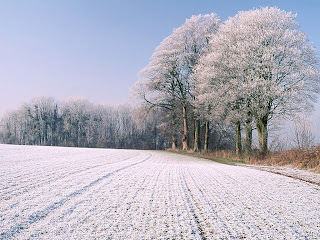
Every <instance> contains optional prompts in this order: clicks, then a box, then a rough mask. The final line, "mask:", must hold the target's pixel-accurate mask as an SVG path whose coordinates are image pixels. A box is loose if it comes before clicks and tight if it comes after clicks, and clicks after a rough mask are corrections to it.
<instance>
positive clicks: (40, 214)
mask: <svg viewBox="0 0 320 240" xmlns="http://www.w3.org/2000/svg"><path fill="white" fill-rule="evenodd" d="M150 157H151V154H149V156H148V157H147V158H146V159H144V160H142V161H139V162H136V163H132V164H130V165H128V166H125V167H122V168H119V169H117V170H114V171H113V172H110V173H108V174H106V175H104V176H102V177H100V178H98V179H96V180H95V181H93V182H91V183H90V184H88V185H86V186H84V187H82V188H81V189H79V190H77V191H74V192H73V193H71V194H69V195H67V196H66V197H65V198H63V199H61V200H60V201H58V202H55V203H53V204H51V205H50V206H48V207H46V208H45V209H44V210H39V211H36V212H35V213H33V214H31V215H30V216H29V217H28V220H26V221H24V222H21V223H19V224H16V225H15V226H12V227H11V228H10V229H9V231H5V232H2V233H1V234H0V237H1V238H0V239H11V238H13V237H14V236H15V235H16V234H19V233H20V232H21V231H23V230H24V229H27V228H28V227H29V226H30V225H32V224H34V223H36V222H38V221H40V220H42V219H44V218H46V217H47V216H48V215H49V214H50V213H51V212H53V211H54V210H56V209H58V208H60V207H61V206H63V205H64V204H65V203H66V202H67V201H69V200H70V199H72V198H74V197H76V196H78V195H81V194H82V193H84V192H85V191H87V190H88V189H90V188H91V187H93V186H94V185H96V184H98V183H100V182H101V181H103V180H105V179H106V178H108V177H110V176H112V175H113V174H115V173H118V172H120V171H123V170H125V169H127V168H130V167H133V166H135V165H138V164H141V163H143V162H146V161H147V160H148V159H149V158H150Z"/></svg>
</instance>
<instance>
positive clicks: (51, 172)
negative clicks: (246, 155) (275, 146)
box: [0, 145, 320, 239]
mask: <svg viewBox="0 0 320 240" xmlns="http://www.w3.org/2000/svg"><path fill="white" fill-rule="evenodd" d="M245 238H247V239H320V186H318V185H315V184H311V183H307V182H303V181H299V180H296V179H293V178H289V177H285V176H281V175H278V174H273V173H269V172H265V171H259V170H257V169H251V168H247V167H239V166H230V165H223V164H219V163H215V162H212V161H209V160H202V159H199V158H193V157H189V156H183V155H177V154H173V153H167V152H156V151H133V150H105V149H79V148H78V149H76V148H57V147H31V146H9V145H0V239H245Z"/></svg>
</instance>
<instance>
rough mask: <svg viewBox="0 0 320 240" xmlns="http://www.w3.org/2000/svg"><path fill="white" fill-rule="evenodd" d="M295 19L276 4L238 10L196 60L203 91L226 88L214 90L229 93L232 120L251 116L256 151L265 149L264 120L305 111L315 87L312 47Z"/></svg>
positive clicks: (266, 138)
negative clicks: (257, 141)
mask: <svg viewBox="0 0 320 240" xmlns="http://www.w3.org/2000/svg"><path fill="white" fill-rule="evenodd" d="M295 18H296V15H295V14H292V13H291V12H285V11H282V10H280V9H278V8H276V7H271V8H269V7H265V8H261V9H254V10H250V11H245V12H239V13H238V14H237V15H236V16H235V17H233V18H230V19H228V20H227V21H226V22H225V24H224V25H223V26H222V27H221V28H220V30H219V33H217V34H216V37H215V38H214V39H213V40H212V42H211V43H210V50H209V54H208V55H207V56H205V57H204V58H203V59H202V60H201V61H202V64H201V68H199V78H200V79H202V80H204V81H205V82H206V85H207V86H208V92H210V91H212V90H213V89H214V87H212V86H215V87H217V85H219V84H222V86H229V87H222V86H220V87H217V88H218V89H220V88H225V89H229V90H228V91H229V94H227V95H229V96H232V95H234V98H233V99H234V100H235V101H227V102H228V103H229V104H230V103H231V105H229V106H228V107H229V109H228V110H232V111H231V112H233V114H234V118H235V119H239V120H241V119H242V123H243V124H245V123H246V121H248V124H250V121H251V119H252V118H254V120H255V124H256V127H257V131H258V136H259V146H260V150H261V152H266V151H267V149H268V141H267V140H268V129H267V127H268V123H269V121H270V119H271V118H273V117H274V116H277V115H286V116H288V115H289V114H294V113H296V112H300V111H304V110H307V109H310V107H311V106H312V104H311V102H312V100H315V98H316V93H317V92H318V91H319V72H318V68H317V63H318V59H317V58H316V55H315V49H314V48H313V46H312V44H311V43H310V41H309V40H308V38H307V36H306V35H305V34H304V33H303V32H301V31H299V30H298V24H297V22H296V21H295ZM200 71H203V73H200ZM227 99H228V98H227ZM216 100H217V99H216ZM310 100H311V101H310ZM234 110H236V111H234ZM232 118H233V117H232ZM250 125H251V124H250Z"/></svg>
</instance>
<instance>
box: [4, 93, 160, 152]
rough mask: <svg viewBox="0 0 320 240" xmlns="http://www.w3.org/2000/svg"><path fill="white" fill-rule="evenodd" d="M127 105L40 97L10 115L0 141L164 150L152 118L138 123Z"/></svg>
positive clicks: (5, 118) (5, 122)
mask: <svg viewBox="0 0 320 240" xmlns="http://www.w3.org/2000/svg"><path fill="white" fill-rule="evenodd" d="M135 115H136V114H135V113H134V109H133V108H132V107H130V106H128V105H123V106H117V107H108V106H103V105H94V104H92V103H90V102H89V101H87V100H84V99H71V100H68V101H64V102H58V101H56V100H55V99H54V98H51V97H39V98H35V99H33V100H31V101H30V102H29V103H25V104H24V105H22V106H21V107H20V108H19V109H18V110H15V111H11V112H8V113H7V114H6V115H5V116H4V117H3V118H2V119H1V124H0V141H1V142H2V143H8V144H26V145H48V146H74V147H105V148H139V149H163V148H165V144H166V143H165V140H164V139H163V138H161V136H160V135H159V134H157V131H156V130H155V129H156V128H158V123H156V122H155V121H154V120H153V119H150V118H149V119H146V121H144V122H142V123H140V125H139V126H138V125H137V124H136V120H135V118H137V117H136V116H135Z"/></svg>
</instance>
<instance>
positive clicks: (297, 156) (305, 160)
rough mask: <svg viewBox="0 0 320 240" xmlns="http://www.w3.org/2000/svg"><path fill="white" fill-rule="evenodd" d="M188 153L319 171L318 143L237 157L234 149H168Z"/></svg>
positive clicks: (319, 147)
mask: <svg viewBox="0 0 320 240" xmlns="http://www.w3.org/2000/svg"><path fill="white" fill-rule="evenodd" d="M170 151H174V152H179V153H183V154H188V155H194V156H198V157H203V158H207V159H213V160H218V161H219V162H221V161H222V162H227V163H232V162H241V163H243V162H244V163H247V164H255V165H270V166H291V167H293V168H299V169H305V170H311V171H313V172H316V173H320V145H319V146H316V147H312V148H309V149H290V150H285V151H281V152H269V153H267V154H265V155H261V154H260V153H259V152H253V153H252V154H250V155H246V154H243V155H242V156H240V157H238V156H237V155H236V154H235V152H234V151H228V150H222V151H214V152H210V153H193V152H192V151H180V150H170Z"/></svg>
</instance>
